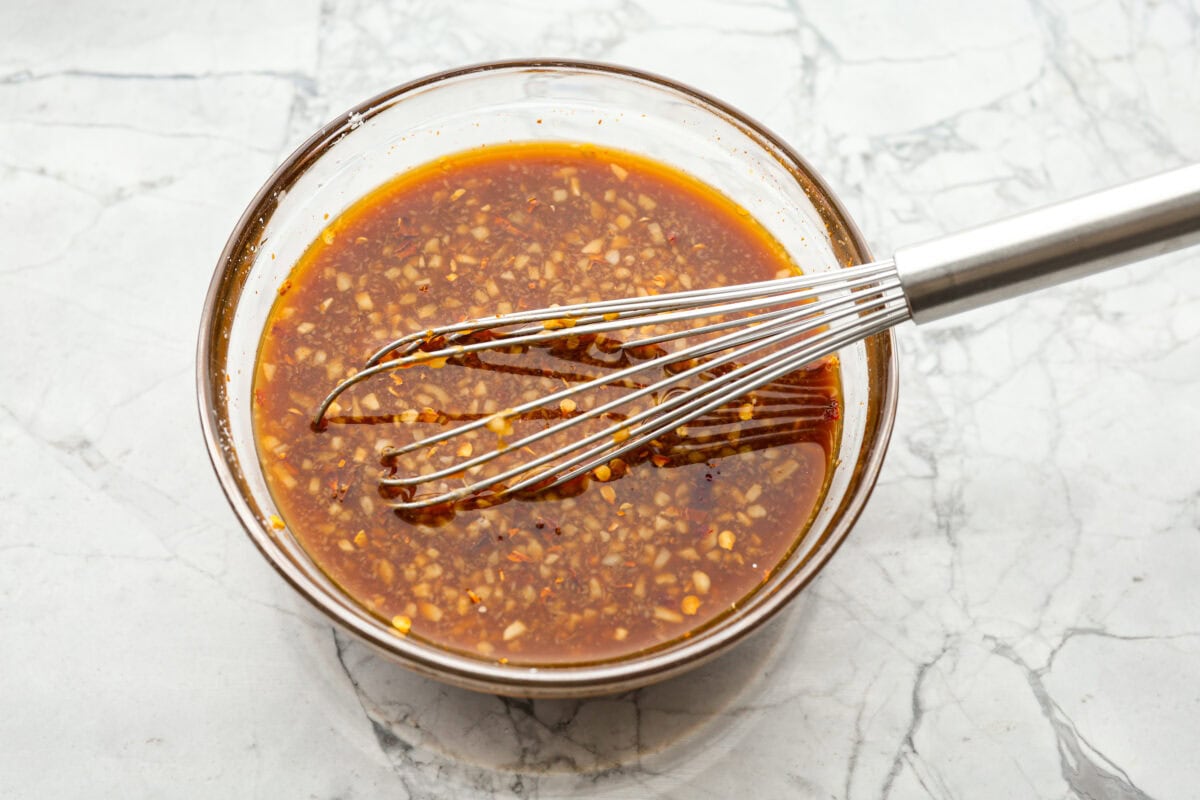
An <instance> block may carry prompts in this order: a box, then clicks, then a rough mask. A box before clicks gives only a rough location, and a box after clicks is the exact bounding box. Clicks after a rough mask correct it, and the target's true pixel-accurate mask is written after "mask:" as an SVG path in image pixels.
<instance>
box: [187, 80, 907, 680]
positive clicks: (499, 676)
mask: <svg viewBox="0 0 1200 800" xmlns="http://www.w3.org/2000/svg"><path fill="white" fill-rule="evenodd" d="M505 70H508V71H520V70H524V71H556V70H562V71H567V72H571V73H576V74H584V73H600V74H602V75H609V76H617V77H620V78H632V79H635V80H638V81H643V82H647V83H650V84H654V85H656V86H657V87H658V88H662V89H666V90H668V91H670V92H674V93H677V94H680V95H683V96H684V97H686V98H687V99H689V100H690V101H693V102H696V103H698V105H700V106H707V107H709V108H710V109H711V110H714V111H715V112H716V113H718V114H720V115H724V116H725V117H726V118H727V119H728V120H729V121H731V122H732V123H734V124H736V125H738V126H741V127H742V128H743V129H745V130H747V131H748V132H749V133H750V134H751V136H752V138H757V139H760V140H762V141H763V142H765V144H766V145H767V146H768V147H769V148H774V149H776V150H777V151H778V153H779V154H780V155H782V156H783V158H784V159H786V161H787V162H790V163H788V164H786V166H787V167H788V168H789V170H791V171H793V172H795V171H797V170H798V171H799V172H800V173H802V175H803V177H804V178H805V179H807V180H808V181H810V182H811V184H812V186H813V187H814V188H815V189H816V190H817V191H818V192H819V199H820V201H821V202H822V203H825V204H827V205H828V206H829V209H830V211H831V212H832V213H833V214H834V215H836V217H837V218H838V221H839V222H840V223H841V224H842V225H843V227H844V228H845V231H846V234H847V235H848V236H849V238H850V239H851V243H852V245H853V248H854V249H855V250H856V251H857V252H858V253H859V254H860V255H861V256H862V257H863V259H864V260H865V261H869V260H870V259H871V257H872V256H871V252H870V249H869V248H868V246H867V244H866V242H865V241H864V239H863V237H862V234H861V232H860V231H859V229H858V227H857V225H856V224H855V223H854V221H853V219H852V218H851V217H850V216H849V214H848V213H847V211H846V209H845V207H844V205H843V204H842V202H841V200H840V199H839V198H838V197H837V196H836V194H835V193H834V192H833V190H832V189H831V187H830V186H829V185H828V183H826V182H825V180H824V179H823V178H821V176H820V175H819V174H818V173H817V171H816V170H815V169H813V167H812V165H811V164H809V163H808V161H807V160H806V159H804V157H803V156H801V155H800V154H799V153H797V152H796V151H795V150H794V149H792V147H791V146H790V145H788V144H787V142H785V141H784V140H783V139H782V138H781V137H779V136H777V135H776V134H775V133H774V132H773V131H771V130H770V129H768V128H767V127H766V126H764V125H762V124H761V123H759V122H757V121H756V120H754V119H753V118H752V117H750V116H749V115H747V114H745V113H744V112H742V111H740V110H739V109H737V108H735V107H734V106H731V105H729V104H728V103H726V102H724V101H722V100H719V99H717V98H715V97H713V96H711V95H709V94H707V93H705V92H703V91H700V90H698V89H695V88H693V87H691V86H689V85H687V84H684V83H681V82H679V81H676V80H674V79H671V78H667V77H663V76H661V75H658V74H655V73H652V72H647V71H643V70H640V69H634V68H630V67H626V66H623V65H617V64H611V63H604V62H596V61H588V60H576V59H563V58H531V59H506V60H499V61H487V62H481V63H477V64H471V65H467V66H462V67H456V68H453V69H448V70H442V71H439V72H435V73H432V74H429V75H425V76H423V77H420V78H417V79H415V80H412V81H408V82H406V83H402V84H399V85H397V86H395V87H393V88H391V89H388V90H386V91H383V92H381V93H379V94H376V95H374V96H373V97H371V98H369V99H367V100H365V101H363V102H361V103H359V104H357V105H356V106H354V107H352V108H351V109H349V110H347V111H345V112H343V113H342V114H340V115H338V116H337V117H334V118H333V119H332V120H331V121H329V122H327V123H326V124H324V125H322V126H321V128H319V129H318V130H317V131H316V132H315V133H313V134H312V135H311V136H309V137H308V138H307V139H305V140H304V142H303V143H301V144H300V145H299V146H298V147H296V149H295V150H294V151H292V153H291V154H290V155H288V156H287V158H285V159H284V160H283V162H282V163H281V164H280V165H279V166H278V167H276V169H275V170H274V171H273V172H272V173H271V175H270V177H269V178H268V179H267V180H266V181H265V183H264V184H263V185H262V187H261V188H260V189H259V190H258V192H257V193H256V194H255V195H254V198H253V199H252V200H251V201H250V203H249V205H248V206H247V207H246V209H245V211H244V212H243V213H242V215H241V216H240V218H239V219H238V221H237V223H236V224H235V226H234V228H233V230H232V232H231V234H230V236H229V238H228V240H227V241H226V244H225V247H224V248H223V250H222V252H221V256H220V258H219V259H218V261H217V266H216V269H215V271H214V274H213V278H212V281H211V282H210V284H209V288H208V292H207V294H206V296H205V300H204V305H203V309H202V312H201V313H202V315H201V323H200V330H199V341H198V343H197V349H196V385H197V403H198V411H199V416H200V423H201V428H202V431H203V435H204V439H205V444H206V447H207V450H208V456H209V461H210V463H211V464H212V467H213V470H214V472H215V473H216V476H217V480H218V483H219V484H220V486H221V490H222V492H223V493H224V494H225V498H226V500H228V502H229V504H230V506H231V507H232V508H233V510H234V512H235V514H236V515H237V517H238V520H239V521H240V522H241V524H242V527H243V528H244V529H245V531H246V533H247V534H248V536H249V537H250V539H251V541H253V542H254V544H255V546H256V547H257V548H258V550H259V552H260V553H262V555H263V557H264V558H266V560H267V561H268V562H269V563H270V564H271V565H272V566H273V567H274V568H275V570H276V571H277V572H278V573H279V574H280V575H281V576H282V577H283V579H284V580H285V581H286V582H287V583H289V584H290V585H291V586H292V588H293V589H295V590H296V591H297V592H298V593H299V594H300V595H301V596H302V597H304V598H305V599H306V600H307V601H308V602H309V603H311V604H312V605H313V606H315V607H316V608H317V609H318V610H320V611H321V612H322V613H324V614H325V615H326V616H327V617H329V618H330V619H331V620H332V621H333V622H335V623H337V625H338V626H340V627H341V628H342V629H344V630H348V631H350V632H352V633H353V634H355V635H356V636H358V637H359V638H360V639H361V640H363V641H364V642H366V643H367V644H369V645H371V646H372V647H373V648H374V649H376V650H377V651H380V652H382V653H383V654H384V655H386V656H387V657H389V658H391V659H393V660H399V661H401V662H402V663H403V664H405V665H406V666H408V667H409V668H411V669H413V670H415V671H416V672H418V673H421V674H424V675H426V676H428V677H432V678H436V679H438V680H442V681H447V682H450V683H453V684H456V685H458V686H462V687H465V688H469V689H475V690H478V691H485V692H490V693H494V694H511V695H518V696H526V697H550V696H556V697H579V696H584V695H587V694H607V693H611V692H618V691H623V690H626V689H631V688H635V687H638V686H642V685H645V684H647V683H651V682H657V681H659V680H662V679H665V678H668V677H671V676H673V675H676V674H679V673H681V672H684V671H686V670H689V669H691V668H693V667H696V666H699V665H700V664H701V663H704V662H705V661H707V660H709V659H711V658H713V657H715V656H716V655H718V654H720V653H723V652H725V651H726V650H727V649H728V648H729V647H730V646H731V645H732V644H734V643H735V642H737V641H739V640H741V639H742V638H744V637H745V636H747V635H748V634H750V633H752V632H753V631H755V630H757V629H758V628H760V627H761V626H762V625H763V624H764V623H766V622H767V621H768V620H770V619H772V618H774V617H775V615H776V614H777V613H778V612H779V611H780V610H781V609H782V608H783V607H785V606H786V605H787V604H788V603H789V602H790V601H791V600H792V598H794V597H795V596H796V595H797V594H798V593H799V592H800V591H801V590H802V589H804V588H805V587H806V586H807V585H808V584H809V583H811V582H812V580H813V579H814V578H815V577H816V576H817V575H818V574H819V573H820V572H821V570H822V569H823V568H824V567H825V565H826V564H827V563H828V561H829V559H830V558H832V557H833V554H834V553H835V552H837V550H838V548H839V547H840V546H841V544H842V543H843V542H844V541H845V540H846V538H847V537H848V535H849V532H850V530H851V529H852V528H853V527H854V524H855V523H856V522H857V520H858V517H859V516H860V515H861V513H862V511H863V509H864V508H865V506H866V503H867V500H868V499H869V498H870V496H871V494H872V492H873V491H874V488H875V484H876V481H877V479H878V475H879V471H880V469H881V467H882V464H883V461H884V457H885V455H886V453H887V449H888V446H889V444H890V440H891V433H892V428H893V425H894V421H895V416H896V406H897V400H898V394H899V380H898V377H899V359H898V355H897V352H896V347H895V340H894V335H893V333H892V331H891V330H887V331H885V332H883V333H881V334H876V335H875V336H873V337H871V338H870V339H869V340H868V342H869V343H871V346H874V347H875V348H877V349H878V351H879V361H880V365H881V366H882V367H883V368H884V370H883V372H884V374H883V375H882V376H880V379H881V380H882V381H883V382H884V391H883V392H882V396H881V397H880V398H879V399H880V403H879V412H878V414H877V415H876V417H875V419H876V424H875V425H874V426H873V428H872V429H869V430H867V431H866V432H865V433H864V436H865V437H866V438H867V440H870V441H873V442H874V443H875V444H874V446H873V447H871V448H870V450H869V451H868V452H867V458H866V460H865V461H860V462H858V463H857V464H856V465H855V471H856V472H857V473H859V475H858V480H859V482H860V484H861V489H860V490H859V491H857V492H854V493H852V494H851V495H850V496H848V498H847V502H843V508H842V509H841V511H840V513H838V514H837V515H836V518H835V521H834V524H833V526H832V527H831V528H830V529H829V532H828V533H827V534H826V536H825V537H824V538H825V541H823V542H820V543H818V544H817V546H816V548H815V549H814V551H813V553H812V555H811V557H810V558H809V559H808V560H807V561H806V562H805V563H804V564H803V565H802V566H803V569H802V570H800V571H798V572H797V573H796V574H794V575H793V576H792V577H791V578H789V579H788V580H787V581H785V582H784V583H782V584H781V585H780V586H779V587H778V588H777V589H775V590H774V591H772V592H770V593H765V594H764V596H762V597H761V598H759V599H758V601H757V603H756V604H755V605H754V606H753V607H752V608H750V609H749V610H748V611H747V612H746V613H744V614H740V615H735V616H732V617H729V618H727V619H726V620H725V621H722V622H719V623H717V624H716V625H715V626H714V627H713V628H711V629H709V630H707V631H706V635H705V636H703V637H698V638H696V639H692V640H690V641H687V642H684V643H683V644H681V645H679V646H676V647H672V648H669V649H666V650H660V651H651V652H649V653H641V654H635V655H632V656H631V657H630V658H628V659H623V660H622V659H619V660H614V661H605V662H600V663H594V664H585V665H580V666H571V665H566V666H557V665H555V666H547V667H542V668H532V667H527V666H513V665H502V664H496V663H493V662H489V661H484V660H481V659H475V658H471V657H469V656H465V655H459V654H456V653H453V652H451V651H446V650H440V649H438V648H436V647H435V646H432V645H421V646H419V647H413V646H407V647H406V646H405V644H406V643H407V641H408V640H406V639H400V638H398V637H395V636H391V635H388V634H384V633H383V632H381V631H380V630H379V629H377V628H373V627H371V626H369V625H368V624H366V623H365V621H364V620H362V619H359V618H357V617H353V616H350V615H349V614H347V613H345V612H343V611H342V609H340V608H339V607H338V606H337V605H336V604H335V603H333V602H330V601H329V599H328V597H327V593H326V592H325V591H324V590H323V589H322V588H321V587H320V586H318V585H317V584H316V583H315V582H314V581H313V580H312V579H311V578H310V577H309V576H308V575H306V574H305V573H304V572H303V571H302V570H300V569H299V568H298V567H297V566H296V565H295V564H293V563H292V562H291V561H290V559H289V558H287V557H286V555H284V554H283V552H282V551H281V550H280V548H279V546H278V545H277V544H276V543H275V542H274V539H273V538H272V536H271V535H270V533H269V532H268V531H267V530H266V529H265V528H264V526H263V521H262V520H261V519H260V518H259V517H258V516H257V515H256V514H255V513H254V511H253V510H252V509H251V507H250V505H249V503H248V502H247V501H246V499H245V498H244V497H243V494H242V491H241V490H240V488H239V482H238V478H237V476H235V475H234V474H233V471H232V469H231V468H230V465H229V464H228V462H226V460H225V459H224V458H222V457H221V455H220V454H221V452H222V450H223V446H222V444H221V437H220V436H219V434H218V427H219V424H220V420H219V418H218V407H219V406H218V404H219V402H220V401H219V398H218V396H217V395H218V394H219V392H218V386H217V383H218V382H217V381H216V380H209V378H210V377H212V376H213V375H214V374H215V373H214V370H213V369H211V367H212V366H213V359H214V354H215V353H216V354H218V355H219V353H220V352H223V351H222V350H221V347H220V345H219V343H218V342H217V338H218V336H219V333H220V332H219V330H217V329H216V326H215V321H216V320H217V318H218V315H217V313H216V312H217V311H218V308H219V304H220V303H221V301H222V300H223V299H224V298H225V297H226V295H227V290H228V289H229V286H230V284H231V281H232V279H233V273H236V272H237V268H238V266H239V264H240V263H241V260H242V254H243V253H245V252H246V251H247V246H248V245H252V244H253V243H254V242H255V241H257V238H258V237H257V235H256V232H258V231H261V229H262V227H263V226H265V222H266V220H267V219H269V218H270V216H271V210H270V209H271V206H273V205H274V199H275V198H276V197H278V196H279V195H280V194H281V191H280V189H281V187H289V186H291V185H292V184H293V183H294V182H295V181H296V180H297V179H298V178H299V177H300V176H301V175H302V174H303V173H304V171H305V170H306V168H307V167H308V165H309V163H310V162H312V161H314V160H316V159H317V158H319V157H320V156H321V154H322V153H323V152H324V151H325V147H326V145H327V144H328V145H332V144H333V143H335V142H336V141H337V140H338V139H340V138H341V137H343V136H345V135H347V134H348V133H350V132H351V131H352V130H354V129H355V128H357V127H359V126H360V125H362V124H363V123H364V122H365V121H367V120H369V119H370V118H371V117H373V116H374V115H375V114H376V113H378V112H380V111H382V110H386V109H387V108H390V107H391V106H392V105H394V104H395V103H396V102H397V101H399V100H400V99H401V98H403V97H404V96H405V95H407V94H410V93H413V92H416V91H418V90H420V89H423V88H425V87H428V86H431V85H434V84H439V83H442V82H446V81H450V80H454V79H458V78H463V77H468V76H472V75H482V74H486V73H490V72H496V71H505ZM797 177H799V176H797ZM806 193H808V194H810V195H811V192H806ZM813 199H814V200H816V199H817V198H813ZM214 345H216V347H214ZM221 363H224V362H221ZM255 463H257V462H255Z"/></svg>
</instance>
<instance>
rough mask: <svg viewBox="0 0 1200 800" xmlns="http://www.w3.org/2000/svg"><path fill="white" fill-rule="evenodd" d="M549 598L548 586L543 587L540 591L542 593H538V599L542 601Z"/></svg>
mask: <svg viewBox="0 0 1200 800" xmlns="http://www.w3.org/2000/svg"><path fill="white" fill-rule="evenodd" d="M549 596H550V587H549V586H546V587H544V588H543V589H542V591H540V592H538V597H540V598H542V599H543V600H545V599H546V598H547V597H549Z"/></svg>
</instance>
